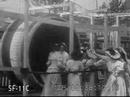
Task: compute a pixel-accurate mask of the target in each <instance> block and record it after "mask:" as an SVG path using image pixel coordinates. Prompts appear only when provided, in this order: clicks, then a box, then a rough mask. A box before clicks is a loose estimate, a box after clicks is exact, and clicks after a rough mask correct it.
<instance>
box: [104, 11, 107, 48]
mask: <svg viewBox="0 0 130 97" xmlns="http://www.w3.org/2000/svg"><path fill="white" fill-rule="evenodd" d="M107 47H108V32H107V13H105V15H104V50H105V49H107Z"/></svg>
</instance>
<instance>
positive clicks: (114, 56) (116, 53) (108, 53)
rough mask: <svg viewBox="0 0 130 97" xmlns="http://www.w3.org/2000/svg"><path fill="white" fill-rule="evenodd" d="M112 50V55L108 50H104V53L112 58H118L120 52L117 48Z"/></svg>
mask: <svg viewBox="0 0 130 97" xmlns="http://www.w3.org/2000/svg"><path fill="white" fill-rule="evenodd" d="M113 51H114V53H115V54H114V55H112V54H111V53H110V51H109V50H106V51H105V54H107V55H108V56H109V57H111V58H112V59H119V58H120V57H121V55H120V53H119V52H118V51H117V50H113Z"/></svg>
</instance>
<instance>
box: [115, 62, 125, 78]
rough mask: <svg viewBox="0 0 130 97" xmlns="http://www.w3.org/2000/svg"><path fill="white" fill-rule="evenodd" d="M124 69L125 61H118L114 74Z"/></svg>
mask: <svg viewBox="0 0 130 97" xmlns="http://www.w3.org/2000/svg"><path fill="white" fill-rule="evenodd" d="M122 70H124V62H121V61H117V62H116V63H115V67H114V69H113V74H114V76H117V75H118V73H119V72H120V71H122Z"/></svg>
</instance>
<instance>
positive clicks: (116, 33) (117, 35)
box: [115, 16, 120, 48]
mask: <svg viewBox="0 0 130 97" xmlns="http://www.w3.org/2000/svg"><path fill="white" fill-rule="evenodd" d="M116 26H117V27H119V16H116ZM115 35H116V36H115V37H116V48H117V47H119V46H120V34H119V31H116V32H115Z"/></svg>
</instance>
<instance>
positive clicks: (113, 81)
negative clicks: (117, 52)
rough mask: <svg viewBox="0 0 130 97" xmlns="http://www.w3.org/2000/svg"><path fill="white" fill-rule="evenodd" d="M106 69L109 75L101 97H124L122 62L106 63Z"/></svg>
mask: <svg viewBox="0 0 130 97" xmlns="http://www.w3.org/2000/svg"><path fill="white" fill-rule="evenodd" d="M107 67H108V71H109V72H110V73H111V74H110V76H109V78H108V81H107V83H106V85H105V87H104V89H103V90H102V93H101V96H126V84H125V79H124V62H121V61H116V62H114V63H112V62H107Z"/></svg>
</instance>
